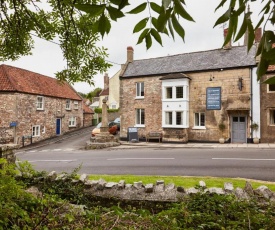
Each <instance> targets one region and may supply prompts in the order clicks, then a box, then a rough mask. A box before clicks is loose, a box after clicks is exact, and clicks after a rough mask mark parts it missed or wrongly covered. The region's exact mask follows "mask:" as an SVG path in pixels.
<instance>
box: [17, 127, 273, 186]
mask: <svg viewBox="0 0 275 230" xmlns="http://www.w3.org/2000/svg"><path fill="white" fill-rule="evenodd" d="M88 139H89V138H87V133H85V132H83V133H81V134H79V135H77V136H74V137H71V138H68V139H66V140H62V141H59V142H58V143H55V144H51V145H47V146H43V147H39V148H36V149H33V150H25V151H22V152H20V153H18V154H17V158H18V160H20V161H24V160H28V161H30V162H31V164H32V165H33V166H34V168H35V169H37V170H46V171H49V172H50V171H57V172H64V171H65V172H71V171H72V170H73V169H75V168H77V167H78V166H80V165H82V166H81V170H80V173H86V174H119V175H120V174H121V175H123V174H124V175H125V174H132V175H175V176H176V175H181V176H217V177H241V178H248V179H258V180H265V181H275V151H274V149H207V148H205V149H194V148H190V149H187V148H185V149H182V148H133V149H120V148H109V149H103V150H83V149H82V150H81V147H83V146H84V144H85V142H86V140H88Z"/></svg>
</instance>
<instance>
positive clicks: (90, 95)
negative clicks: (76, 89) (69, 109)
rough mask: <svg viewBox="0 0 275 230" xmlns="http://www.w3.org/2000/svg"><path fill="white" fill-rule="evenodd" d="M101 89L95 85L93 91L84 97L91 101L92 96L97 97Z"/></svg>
mask: <svg viewBox="0 0 275 230" xmlns="http://www.w3.org/2000/svg"><path fill="white" fill-rule="evenodd" d="M101 91H102V89H101V88H99V87H97V88H95V89H94V90H93V91H91V92H89V93H88V94H87V95H86V98H87V99H89V100H90V101H93V98H94V97H99V94H100V93H101Z"/></svg>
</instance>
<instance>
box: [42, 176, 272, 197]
mask: <svg viewBox="0 0 275 230" xmlns="http://www.w3.org/2000/svg"><path fill="white" fill-rule="evenodd" d="M66 179H67V178H66V175H65V174H62V175H57V173H56V172H55V171H53V172H51V173H49V174H48V176H47V180H51V181H53V182H54V181H56V180H66ZM71 183H74V184H77V183H81V184H83V185H84V191H83V192H84V194H86V195H87V196H92V197H102V198H114V199H120V200H132V201H160V202H178V201H181V200H182V199H183V198H184V197H185V196H188V195H190V194H195V193H199V192H203V193H216V194H220V195H227V194H228V195H229V194H230V195H235V196H236V198H237V199H245V200H249V199H250V198H257V199H260V200H263V201H264V200H270V201H275V193H274V192H272V191H271V190H270V189H269V188H268V187H267V186H264V185H262V186H259V187H258V188H257V189H253V188H252V185H251V184H250V183H249V182H248V181H247V182H246V185H245V187H244V188H234V187H233V184H232V183H224V187H223V188H215V187H212V188H208V187H207V185H206V184H205V182H204V181H200V182H199V185H198V186H197V187H196V188H184V187H181V186H175V185H174V184H165V183H164V181H163V180H159V181H156V183H155V184H146V185H144V184H143V183H142V182H135V183H134V184H126V183H125V181H124V180H121V181H120V182H119V183H115V182H106V181H105V180H103V179H100V180H88V176H87V175H86V174H82V175H81V176H80V178H79V180H73V181H71Z"/></svg>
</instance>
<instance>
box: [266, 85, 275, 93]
mask: <svg viewBox="0 0 275 230" xmlns="http://www.w3.org/2000/svg"><path fill="white" fill-rule="evenodd" d="M267 87H268V88H267V89H268V92H272V93H273V92H274V93H275V85H270V84H269V85H267Z"/></svg>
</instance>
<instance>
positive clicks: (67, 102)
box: [65, 99, 71, 110]
mask: <svg viewBox="0 0 275 230" xmlns="http://www.w3.org/2000/svg"><path fill="white" fill-rule="evenodd" d="M65 108H66V110H70V109H71V100H70V99H67V100H66V107H65Z"/></svg>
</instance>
